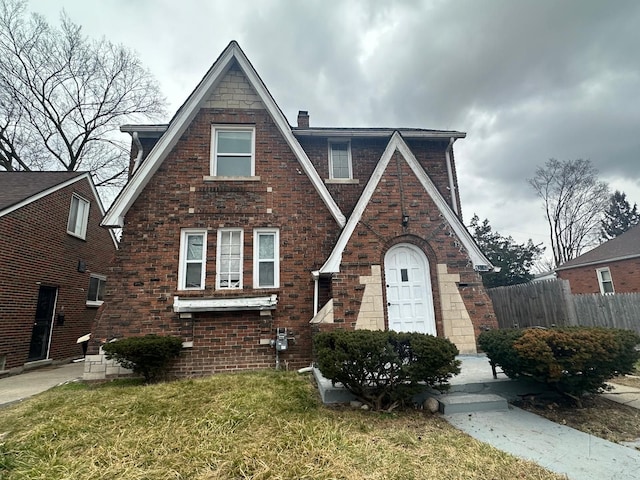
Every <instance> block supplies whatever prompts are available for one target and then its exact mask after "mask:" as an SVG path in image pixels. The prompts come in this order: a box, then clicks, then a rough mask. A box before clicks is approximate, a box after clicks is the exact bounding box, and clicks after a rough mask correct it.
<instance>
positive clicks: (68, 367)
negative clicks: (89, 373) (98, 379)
mask: <svg viewBox="0 0 640 480" xmlns="http://www.w3.org/2000/svg"><path fill="white" fill-rule="evenodd" d="M83 371H84V362H78V363H66V364H64V365H56V366H50V367H43V368H39V369H37V370H33V371H30V372H27V373H21V374H19V375H13V376H10V377H5V378H0V407H3V406H6V405H10V404H12V403H15V402H19V401H21V400H24V399H25V398H29V397H31V396H33V395H36V394H38V393H41V392H44V391H45V390H49V389H50V388H53V387H55V386H56V385H60V384H63V383H67V382H72V381H75V380H78V379H81V378H82V373H83Z"/></svg>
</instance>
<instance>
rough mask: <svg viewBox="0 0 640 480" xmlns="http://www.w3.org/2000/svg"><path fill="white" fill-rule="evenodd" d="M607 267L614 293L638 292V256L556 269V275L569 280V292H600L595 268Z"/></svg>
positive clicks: (639, 264) (639, 288)
mask: <svg viewBox="0 0 640 480" xmlns="http://www.w3.org/2000/svg"><path fill="white" fill-rule="evenodd" d="M605 267H609V271H610V272H611V279H612V280H613V288H614V290H615V293H635V292H640V258H633V259H630V260H620V261H618V262H611V263H602V264H599V265H590V266H586V267H577V268H572V269H571V270H560V271H558V277H559V278H562V279H565V280H569V283H570V285H571V293H573V294H576V295H579V294H583V293H600V284H599V283H598V276H597V274H596V270H597V269H599V268H605Z"/></svg>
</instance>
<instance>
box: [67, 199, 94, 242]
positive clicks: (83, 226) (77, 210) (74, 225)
mask: <svg viewBox="0 0 640 480" xmlns="http://www.w3.org/2000/svg"><path fill="white" fill-rule="evenodd" d="M88 221H89V201H88V200H85V199H84V198H82V197H80V196H78V195H76V194H75V193H74V194H73V195H72V197H71V208H70V209H69V221H68V222H67V233H68V234H69V235H73V236H75V237H79V238H82V239H83V240H84V239H85V238H86V236H87V223H88Z"/></svg>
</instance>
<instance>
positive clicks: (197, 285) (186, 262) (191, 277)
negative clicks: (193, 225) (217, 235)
mask: <svg viewBox="0 0 640 480" xmlns="http://www.w3.org/2000/svg"><path fill="white" fill-rule="evenodd" d="M180 245H181V247H180V267H179V272H178V277H179V279H180V280H179V288H180V290H202V289H204V280H205V272H206V258H207V232H206V231H205V230H183V231H182V236H181V239H180Z"/></svg>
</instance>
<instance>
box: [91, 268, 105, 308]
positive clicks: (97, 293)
mask: <svg viewBox="0 0 640 480" xmlns="http://www.w3.org/2000/svg"><path fill="white" fill-rule="evenodd" d="M106 286H107V277H105V276H104V275H98V274H96V273H92V274H91V276H90V277H89V291H88V293H87V306H89V307H99V306H100V305H102V304H103V297H104V289H105V287H106Z"/></svg>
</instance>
